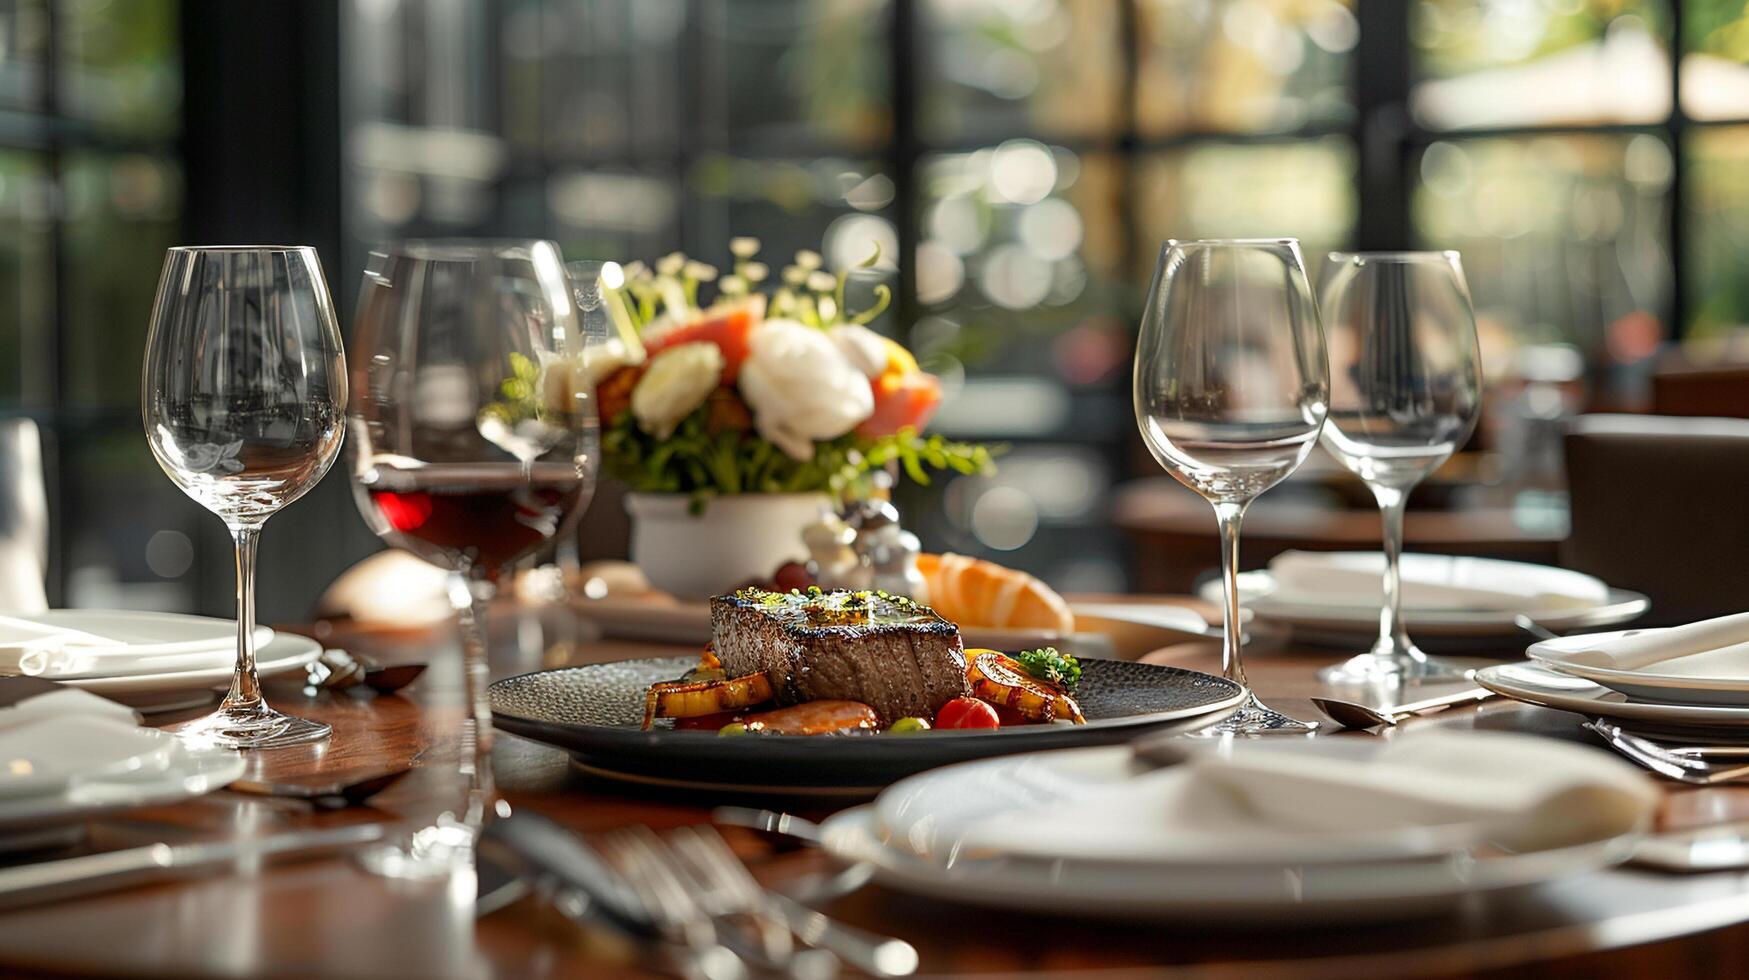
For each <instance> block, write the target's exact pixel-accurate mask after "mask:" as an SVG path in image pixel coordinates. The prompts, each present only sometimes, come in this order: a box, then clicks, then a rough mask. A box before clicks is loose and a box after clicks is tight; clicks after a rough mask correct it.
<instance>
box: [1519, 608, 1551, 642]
mask: <svg viewBox="0 0 1749 980" xmlns="http://www.w3.org/2000/svg"><path fill="white" fill-rule="evenodd" d="M1512 623H1513V625H1515V626H1517V627H1518V628H1519V629H1521V630H1523V631H1525V632H1526V633H1529V634H1530V635H1531V636H1534V637H1536V638H1537V639H1539V640H1558V639H1560V638H1561V637H1560V635H1559V634H1557V633H1556V632H1555V631H1553V630H1551V629H1549V628H1548V627H1546V626H1544V625H1543V624H1541V623H1539V622H1537V621H1536V620H1534V619H1531V618H1530V617H1529V616H1526V615H1525V614H1523V613H1519V614H1518V615H1516V616H1514V617H1512Z"/></svg>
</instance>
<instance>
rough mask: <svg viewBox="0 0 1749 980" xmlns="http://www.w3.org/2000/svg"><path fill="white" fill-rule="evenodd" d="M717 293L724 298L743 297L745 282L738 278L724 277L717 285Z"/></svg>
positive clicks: (745, 287) (745, 288)
mask: <svg viewBox="0 0 1749 980" xmlns="http://www.w3.org/2000/svg"><path fill="white" fill-rule="evenodd" d="M717 292H719V293H721V294H722V295H724V296H745V295H747V280H745V279H743V278H741V277H740V276H724V277H723V281H722V282H719V283H717Z"/></svg>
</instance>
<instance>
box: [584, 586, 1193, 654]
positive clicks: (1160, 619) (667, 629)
mask: <svg viewBox="0 0 1749 980" xmlns="http://www.w3.org/2000/svg"><path fill="white" fill-rule="evenodd" d="M572 608H573V609H575V610H576V611H577V614H578V615H579V616H581V617H582V618H584V619H587V620H589V621H590V622H592V623H595V624H596V625H597V626H599V627H600V628H601V631H602V633H603V634H605V635H607V636H610V637H618V638H621V639H628V640H646V641H649V642H653V643H675V644H687V645H692V644H696V645H698V646H703V645H704V644H706V643H708V642H710V638H711V610H710V605H709V604H708V603H704V602H685V601H678V600H673V599H669V600H658V599H614V598H606V599H577V600H575V601H574V602H573V603H572ZM1077 609H1078V607H1077ZM1087 609H1088V614H1087V616H1086V617H1085V618H1087V619H1088V620H1089V622H1090V623H1093V624H1097V623H1098V622H1099V621H1100V620H1102V619H1110V620H1115V621H1118V622H1121V623H1130V624H1140V625H1145V626H1147V627H1152V628H1157V629H1162V630H1169V631H1173V632H1178V633H1187V634H1193V635H1202V634H1204V633H1206V632H1207V630H1208V628H1209V627H1208V623H1207V622H1206V621H1204V620H1203V618H1202V616H1201V614H1199V613H1197V612H1196V611H1195V610H1192V609H1186V608H1185V607H1183V606H1172V605H1147V606H1140V605H1136V604H1115V605H1103V604H1091V605H1089V606H1088V607H1087ZM1077 615H1080V614H1079V612H1077ZM960 637H961V639H962V640H963V642H964V643H965V645H966V647H967V648H968V649H969V648H973V647H979V648H983V649H987V650H1007V651H1015V650H1031V649H1034V648H1037V647H1042V646H1057V647H1062V648H1063V649H1064V650H1066V651H1068V652H1071V653H1075V654H1076V655H1078V656H1079V655H1097V653H1096V651H1097V650H1099V649H1103V648H1105V647H1108V646H1109V644H1107V643H1101V642H1100V640H1101V639H1103V638H1102V637H1098V636H1097V635H1096V634H1095V633H1094V632H1092V631H1088V632H1082V631H1077V632H1075V633H1071V634H1067V635H1065V634H1063V633H1059V632H1057V631H1055V630H1041V629H1000V628H996V627H990V626H967V627H961V629H960ZM1108 655H1109V654H1108Z"/></svg>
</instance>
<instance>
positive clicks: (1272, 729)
mask: <svg viewBox="0 0 1749 980" xmlns="http://www.w3.org/2000/svg"><path fill="white" fill-rule="evenodd" d="M1317 730H1318V723H1317V722H1315V721H1300V720H1299V719H1298V718H1290V717H1288V716H1287V715H1284V714H1282V713H1281V712H1279V711H1277V710H1275V709H1274V708H1271V707H1270V706H1268V705H1266V704H1264V703H1263V702H1262V701H1259V700H1257V695H1255V694H1253V695H1251V696H1250V697H1248V698H1246V699H1245V703H1244V704H1241V705H1240V706H1239V710H1237V711H1235V712H1233V713H1232V714H1230V715H1228V716H1227V717H1225V718H1223V719H1221V720H1220V721H1218V722H1216V723H1214V724H1213V725H1210V726H1209V727H1207V728H1200V729H1198V730H1196V731H1194V732H1187V733H1185V736H1184V737H1185V738H1221V737H1223V736H1227V735H1310V734H1311V733H1312V732H1315V731H1317Z"/></svg>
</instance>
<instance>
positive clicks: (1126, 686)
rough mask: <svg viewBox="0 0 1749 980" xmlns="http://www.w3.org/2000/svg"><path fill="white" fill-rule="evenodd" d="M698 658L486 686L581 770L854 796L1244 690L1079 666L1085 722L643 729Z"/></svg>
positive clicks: (506, 716) (673, 782)
mask: <svg viewBox="0 0 1749 980" xmlns="http://www.w3.org/2000/svg"><path fill="white" fill-rule="evenodd" d="M697 662H698V661H697V660H696V659H695V658H692V657H662V658H654V659H646V660H621V661H616V662H614V663H606V664H592V665H589V666H585V667H564V668H560V669H558V670H543V671H537V672H535V673H532V674H523V675H521V676H519V677H508V678H505V679H504V680H501V681H498V682H497V683H495V684H493V685H492V686H491V688H490V695H491V700H492V716H493V719H494V723H495V724H496V725H497V726H498V728H500V729H502V730H503V731H507V732H511V733H513V734H516V735H521V736H522V737H524V738H529V739H533V740H535V741H537V742H545V743H546V744H548V745H554V746H557V747H559V748H561V749H564V750H566V751H567V752H569V753H571V755H572V757H573V758H574V759H575V760H576V762H577V764H578V765H579V766H580V767H581V768H583V769H586V770H588V771H591V772H595V773H598V774H601V775H606V776H611V777H615V778H621V779H630V780H633V781H638V782H646V783H653V784H659V785H670V786H685V787H692V788H711V789H734V790H740V791H745V792H796V791H814V792H826V793H830V794H834V795H851V794H861V793H870V792H873V791H875V790H878V789H879V788H880V787H882V786H885V785H886V784H888V783H891V782H893V781H894V780H896V779H899V778H901V777H904V776H908V775H910V774H912V773H915V772H922V771H923V770H925V769H933V768H935V767H937V766H944V765H947V764H949V763H953V762H961V761H964V760H966V759H979V758H984V757H987V756H993V755H1008V754H1012V753H1015V752H1034V751H1038V750H1041V749H1061V748H1071V747H1079V746H1085V745H1103V744H1109V743H1113V742H1124V741H1128V740H1129V739H1132V738H1135V737H1136V736H1137V735H1140V734H1142V733H1143V732H1144V731H1148V732H1153V731H1156V730H1160V729H1165V728H1167V727H1171V726H1176V727H1180V728H1183V729H1185V730H1190V729H1194V728H1201V727H1203V726H1206V725H1209V724H1213V723H1214V722H1215V721H1217V720H1219V719H1220V718H1221V717H1223V716H1224V714H1225V713H1226V712H1227V711H1230V710H1231V709H1232V708H1233V707H1235V706H1236V705H1238V703H1239V702H1240V701H1241V700H1242V699H1243V698H1244V696H1245V689H1244V688H1243V687H1241V686H1240V685H1239V684H1236V683H1234V682H1232V681H1229V680H1225V679H1223V678H1220V677H1214V676H1211V675H1209V674H1203V673H1199V672H1197V671H1194V670H1184V669H1182V668H1179V667H1160V666H1155V665H1153V664H1142V663H1131V662H1128V661H1121V660H1083V661H1082V662H1081V670H1082V674H1081V682H1080V686H1079V688H1078V689H1077V690H1076V693H1075V700H1076V701H1077V702H1078V703H1079V704H1080V705H1081V711H1082V713H1083V714H1084V715H1086V717H1087V724H1085V725H1018V726H1014V727H1010V728H1001V729H996V730H993V731H991V730H983V731H978V730H971V731H931V732H922V733H918V734H915V735H884V734H868V735H836V736H812V737H809V736H785V735H755V736H743V737H727V738H725V737H722V736H719V735H717V734H716V733H714V732H696V731H674V730H671V729H657V730H655V731H648V732H646V731H642V730H640V727H639V726H640V725H642V723H643V714H644V691H645V690H646V689H648V688H649V686H650V685H651V684H653V683H655V682H656V681H666V680H673V679H674V678H676V677H679V676H680V675H681V674H683V673H685V672H686V670H687V669H688V668H690V667H692V666H695V665H696V664H697Z"/></svg>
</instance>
